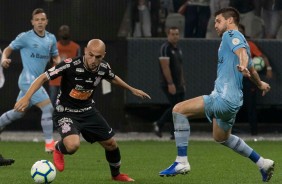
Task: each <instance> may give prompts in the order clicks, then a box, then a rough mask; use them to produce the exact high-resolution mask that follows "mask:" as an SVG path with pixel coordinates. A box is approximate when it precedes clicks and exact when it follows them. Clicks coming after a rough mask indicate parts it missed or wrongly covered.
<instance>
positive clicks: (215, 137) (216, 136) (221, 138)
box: [213, 135, 228, 144]
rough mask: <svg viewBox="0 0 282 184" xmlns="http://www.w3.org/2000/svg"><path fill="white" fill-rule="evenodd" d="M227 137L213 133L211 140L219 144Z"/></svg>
mask: <svg viewBox="0 0 282 184" xmlns="http://www.w3.org/2000/svg"><path fill="white" fill-rule="evenodd" d="M227 139H228V138H226V137H222V136H218V135H213V140H214V141H215V142H217V143H219V144H223V143H224V142H225V141H226V140H227Z"/></svg>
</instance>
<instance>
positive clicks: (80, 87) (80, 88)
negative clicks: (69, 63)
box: [75, 84, 84, 90]
mask: <svg viewBox="0 0 282 184" xmlns="http://www.w3.org/2000/svg"><path fill="white" fill-rule="evenodd" d="M75 89H76V90H83V89H84V88H83V86H81V85H78V84H77V85H76V86H75Z"/></svg>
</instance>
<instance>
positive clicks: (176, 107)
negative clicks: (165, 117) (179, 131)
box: [172, 103, 182, 114]
mask: <svg viewBox="0 0 282 184" xmlns="http://www.w3.org/2000/svg"><path fill="white" fill-rule="evenodd" d="M181 110H182V108H181V105H180V103H178V104H176V105H175V106H174V107H173V109H172V112H176V113H179V114H181V112H182V111H181Z"/></svg>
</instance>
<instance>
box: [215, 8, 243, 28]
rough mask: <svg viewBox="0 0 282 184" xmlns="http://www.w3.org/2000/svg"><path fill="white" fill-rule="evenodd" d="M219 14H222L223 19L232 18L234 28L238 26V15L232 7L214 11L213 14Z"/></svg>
mask: <svg viewBox="0 0 282 184" xmlns="http://www.w3.org/2000/svg"><path fill="white" fill-rule="evenodd" d="M219 14H222V16H223V17H224V18H225V19H228V18H230V17H233V20H234V23H235V24H236V26H238V25H239V22H240V13H239V12H238V10H237V9H235V8H233V7H227V8H222V9H220V10H218V11H216V12H215V13H214V16H215V17H216V16H218V15H219Z"/></svg>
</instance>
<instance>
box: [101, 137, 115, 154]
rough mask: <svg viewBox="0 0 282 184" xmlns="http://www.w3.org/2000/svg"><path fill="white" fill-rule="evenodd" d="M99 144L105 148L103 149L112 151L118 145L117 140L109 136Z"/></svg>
mask: <svg viewBox="0 0 282 184" xmlns="http://www.w3.org/2000/svg"><path fill="white" fill-rule="evenodd" d="M100 144H101V145H102V146H103V147H104V148H105V150H107V151H112V150H115V149H116V148H117V147H118V145H117V142H116V141H115V139H113V138H111V139H108V140H106V141H102V142H100Z"/></svg>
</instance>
